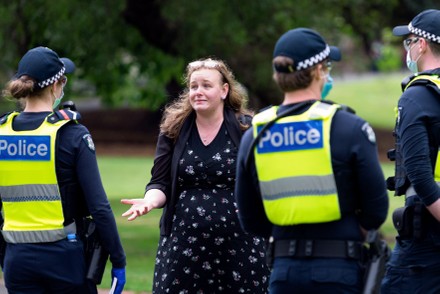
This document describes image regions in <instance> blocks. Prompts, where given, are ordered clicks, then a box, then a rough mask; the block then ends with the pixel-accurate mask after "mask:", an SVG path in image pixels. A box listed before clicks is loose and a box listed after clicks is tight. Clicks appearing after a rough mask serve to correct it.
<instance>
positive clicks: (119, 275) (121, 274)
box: [112, 268, 125, 294]
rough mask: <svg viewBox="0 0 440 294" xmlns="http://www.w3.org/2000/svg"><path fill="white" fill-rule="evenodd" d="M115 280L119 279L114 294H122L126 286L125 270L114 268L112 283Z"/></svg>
mask: <svg viewBox="0 0 440 294" xmlns="http://www.w3.org/2000/svg"><path fill="white" fill-rule="evenodd" d="M114 278H116V279H118V281H117V283H116V288H115V291H114V292H113V293H114V294H121V293H122V290H124V286H125V268H112V283H113V279H114Z"/></svg>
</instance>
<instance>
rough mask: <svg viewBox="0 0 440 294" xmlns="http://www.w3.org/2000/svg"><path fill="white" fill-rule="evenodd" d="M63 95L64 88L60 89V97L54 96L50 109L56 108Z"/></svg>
mask: <svg viewBox="0 0 440 294" xmlns="http://www.w3.org/2000/svg"><path fill="white" fill-rule="evenodd" d="M63 97H64V89H62V90H61V95H60V97H58V98H56V99H55V101H54V102H53V104H52V109H57V107H58V105H60V102H61V99H63Z"/></svg>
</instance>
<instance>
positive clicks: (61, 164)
mask: <svg viewBox="0 0 440 294" xmlns="http://www.w3.org/2000/svg"><path fill="white" fill-rule="evenodd" d="M74 68H75V66H74V64H73V62H72V61H71V60H70V59H67V58H59V57H58V55H57V53H56V52H55V51H53V50H51V49H49V48H47V47H36V48H33V49H31V50H29V51H28V52H27V53H26V54H25V55H24V56H23V57H22V59H21V60H20V62H19V64H18V71H17V73H16V75H15V76H14V78H13V79H12V80H11V81H9V83H8V84H7V86H6V89H5V93H6V94H8V96H10V97H12V98H16V99H17V100H22V101H23V106H24V110H23V111H22V112H12V113H8V114H6V115H4V116H2V117H0V174H1V177H0V197H1V202H2V208H3V215H4V224H3V228H2V236H3V237H4V240H5V241H6V252H5V257H4V264H3V273H4V280H5V284H6V288H7V289H8V292H9V293H63V294H65V293H97V289H96V285H94V286H93V287H90V283H88V282H87V281H86V273H87V272H86V270H87V265H86V261H85V254H84V248H83V247H84V245H83V242H82V238H81V236H82V233H83V231H84V228H83V227H82V223H83V217H84V216H88V215H91V216H92V218H93V220H94V222H95V224H96V228H97V231H98V232H99V235H100V236H101V242H102V244H103V246H104V247H105V248H106V249H107V250H108V252H109V254H110V261H111V263H112V264H113V268H112V271H111V275H112V278H114V277H116V278H117V280H118V284H117V287H116V291H115V293H121V292H122V289H123V287H124V284H125V253H124V250H123V248H122V246H121V242H120V239H119V235H118V231H117V227H116V222H115V218H114V215H113V213H112V210H111V208H110V205H109V202H108V199H107V196H106V194H105V191H104V189H103V186H102V183H101V179H100V174H99V170H98V166H97V162H96V155H95V147H94V145H93V140H92V138H91V136H90V133H89V132H88V130H87V129H86V128H85V127H84V126H83V125H81V124H79V123H78V120H79V118H80V115H79V114H78V113H77V112H74V111H71V110H69V109H62V110H56V109H57V105H58V104H59V102H60V101H61V99H62V97H63V94H64V91H63V88H64V86H65V84H66V82H67V77H66V76H65V75H66V74H68V73H71V72H73V70H74ZM54 109H55V110H54ZM88 288H89V289H88Z"/></svg>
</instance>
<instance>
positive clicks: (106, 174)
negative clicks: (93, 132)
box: [98, 156, 161, 293]
mask: <svg viewBox="0 0 440 294" xmlns="http://www.w3.org/2000/svg"><path fill="white" fill-rule="evenodd" d="M98 164H99V168H100V171H101V178H102V181H103V185H104V188H105V190H106V192H107V197H108V198H109V200H110V203H111V206H112V209H113V212H114V214H115V218H116V222H117V225H118V230H119V234H120V237H121V240H122V245H123V246H124V250H125V253H126V255H127V268H126V275H127V284H126V287H125V289H126V290H131V291H135V292H136V293H141V292H142V293H145V292H146V291H150V290H151V287H152V280H153V269H154V261H155V257H156V249H157V244H158V241H159V218H160V214H161V211H160V210H153V211H152V212H150V213H149V214H148V215H145V216H143V217H141V218H138V219H136V220H134V221H127V220H126V218H124V217H122V216H121V215H122V213H123V212H125V211H126V210H127V209H128V208H129V207H130V206H128V205H124V204H121V203H120V200H121V199H124V198H142V197H143V195H144V190H145V185H146V184H147V183H148V181H149V179H150V169H151V167H152V164H153V159H152V158H146V157H145V158H144V157H108V156H99V157H98ZM110 270H111V264H110V262H109V263H108V264H107V267H106V271H105V273H104V278H103V280H102V283H101V285H100V288H103V289H104V288H109V287H110V286H109V285H110Z"/></svg>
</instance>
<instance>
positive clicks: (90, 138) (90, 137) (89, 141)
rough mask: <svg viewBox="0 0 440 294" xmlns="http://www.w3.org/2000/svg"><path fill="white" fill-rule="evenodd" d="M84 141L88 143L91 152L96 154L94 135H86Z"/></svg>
mask: <svg viewBox="0 0 440 294" xmlns="http://www.w3.org/2000/svg"><path fill="white" fill-rule="evenodd" d="M83 140H84V142H85V143H86V145H87V147H88V148H89V149H90V150H91V151H93V152H95V144H94V143H93V140H92V135H90V134H86V135H84V136H83Z"/></svg>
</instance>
